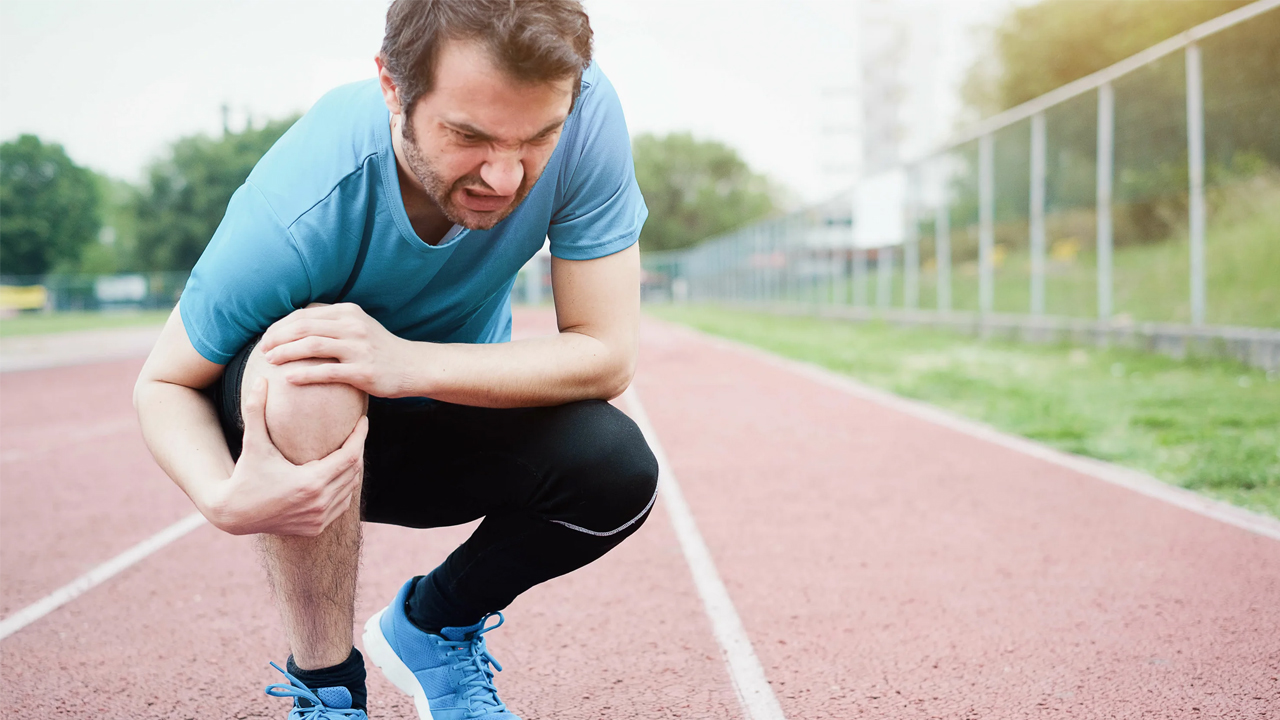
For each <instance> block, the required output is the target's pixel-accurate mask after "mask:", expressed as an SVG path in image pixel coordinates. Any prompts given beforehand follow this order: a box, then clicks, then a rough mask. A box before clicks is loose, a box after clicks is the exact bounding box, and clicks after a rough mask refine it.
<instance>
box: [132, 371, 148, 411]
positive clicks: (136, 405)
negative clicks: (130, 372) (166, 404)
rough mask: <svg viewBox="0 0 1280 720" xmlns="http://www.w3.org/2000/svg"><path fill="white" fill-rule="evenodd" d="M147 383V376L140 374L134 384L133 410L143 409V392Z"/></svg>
mask: <svg viewBox="0 0 1280 720" xmlns="http://www.w3.org/2000/svg"><path fill="white" fill-rule="evenodd" d="M146 385H147V379H146V377H145V376H142V375H139V376H138V380H137V382H135V383H134V384H133V411H134V413H137V412H138V411H139V410H141V409H142V393H143V389H144V388H145V387H146Z"/></svg>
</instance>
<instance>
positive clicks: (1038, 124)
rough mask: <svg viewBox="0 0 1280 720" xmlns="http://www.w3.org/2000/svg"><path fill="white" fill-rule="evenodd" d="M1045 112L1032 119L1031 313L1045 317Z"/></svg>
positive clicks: (1033, 116)
mask: <svg viewBox="0 0 1280 720" xmlns="http://www.w3.org/2000/svg"><path fill="white" fill-rule="evenodd" d="M1044 184H1045V129H1044V113H1042V112H1038V113H1036V114H1035V115H1032V116H1031V314H1032V315H1043V314H1044V244H1045V242H1044V241H1045V237H1044V195H1045V193H1044V190H1045V188H1044Z"/></svg>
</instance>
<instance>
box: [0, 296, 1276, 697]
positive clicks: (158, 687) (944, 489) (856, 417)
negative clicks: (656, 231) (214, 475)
mask: <svg viewBox="0 0 1280 720" xmlns="http://www.w3.org/2000/svg"><path fill="white" fill-rule="evenodd" d="M517 324H518V327H519V329H521V330H523V331H524V332H525V334H528V333H530V332H546V331H548V330H549V329H550V328H551V325H550V317H549V316H548V315H547V314H546V313H522V314H520V315H518V317H517ZM140 363H141V361H140V360H138V361H124V362H113V363H109V364H101V365H94V366H81V367H70V368H59V369H49V370H36V371H27V372H18V373H6V374H4V375H0V394H2V397H3V404H2V405H0V472H2V473H3V484H2V485H0V562H2V563H3V565H2V566H0V571H2V573H3V577H2V583H0V585H2V591H0V602H2V603H3V608H2V610H0V613H2V614H3V615H4V616H8V615H10V614H11V613H13V612H14V611H16V610H18V609H21V608H22V607H24V606H26V605H27V604H29V603H31V602H34V601H36V600H38V599H39V598H41V597H43V596H44V595H46V594H48V593H49V592H52V591H53V590H55V589H57V588H58V587H60V586H62V585H63V584H65V583H67V582H69V581H71V580H73V579H74V578H75V577H77V576H79V575H80V574H82V573H84V572H85V571H86V570H88V569H89V568H91V567H93V566H95V565H97V564H98V563H101V562H103V561H105V560H107V559H108V558H110V557H112V556H114V555H116V554H118V553H119V552H121V551H123V550H125V549H127V548H128V547H130V546H132V545H134V544H135V543H137V542H139V541H141V540H143V539H145V538H146V537H149V536H150V535H152V534H154V533H156V532H158V531H159V530H161V529H162V528H164V527H166V526H167V525H169V524H170V523H172V522H174V521H175V520H177V519H178V518H181V517H182V516H184V515H185V514H187V513H189V512H190V511H191V508H190V505H189V503H187V501H186V499H185V497H183V496H182V494H181V493H180V492H178V491H177V490H176V489H174V487H173V486H172V485H171V484H170V483H169V482H168V480H167V479H165V478H164V476H163V474H162V473H161V472H160V471H159V470H158V469H157V468H155V466H154V464H153V463H152V462H151V460H150V456H149V455H148V454H147V452H146V449H145V448H144V446H143V445H142V442H141V439H140V437H139V435H138V432H137V429H136V426H135V425H134V424H132V423H130V422H129V418H131V417H132V408H131V407H130V404H129V392H130V388H131V385H132V381H133V378H134V376H135V375H136V372H137V370H138V368H139V367H140ZM636 387H637V389H638V391H639V393H640V397H641V399H642V400H643V402H644V404H645V406H646V408H647V410H648V412H649V415H650V417H651V419H652V421H653V424H654V426H655V429H656V430H657V433H658V436H659V438H660V439H661V440H662V442H663V444H664V445H665V447H666V450H667V454H668V456H669V458H670V461H671V464H672V467H673V470H674V471H675V474H676V476H677V477H678V478H679V481H680V483H681V485H682V487H683V489H684V493H685V496H686V498H687V499H688V502H689V504H690V506H691V508H692V510H693V512H694V515H695V517H696V520H697V522H698V525H699V528H700V529H701V531H702V535H703V536H704V538H705V540H706V542H707V545H708V546H709V548H710V550H711V553H712V556H713V558H714V560H715V562H716V565H717V567H718V569H719V572H720V575H721V577H722V578H723V580H724V582H725V585H726V586H727V587H728V589H729V592H730V594H731V596H732V599H733V602H734V604H735V605H736V607H737V609H738V613H739V614H740V615H741V617H742V621H743V623H744V625H745V626H746V629H747V631H748V633H749V635H750V638H751V640H752V643H753V645H754V648H755V651H756V653H757V654H758V656H759V658H760V661H761V663H762V664H763V666H764V669H765V672H766V674H767V676H768V678H769V680H770V683H771V685H772V687H773V689H774V691H775V693H777V695H778V699H779V701H780V702H781V705H782V708H783V710H784V712H785V713H786V715H787V717H788V718H792V719H799V718H858V717H890V718H932V717H945V718H970V717H972V718H978V717H983V718H985V717H995V718H1006V717H1055V718H1056V717H1062V718H1068V717H1071V718H1078V717H1091V718H1111V717H1126V718H1127V717H1134V718H1137V717H1142V718H1196V717H1223V718H1269V717H1276V718H1280V631H1278V630H1277V628H1280V543H1277V542H1275V541H1273V540H1268V539H1265V538H1262V537H1259V536H1255V535H1251V534H1249V533H1247V532H1245V531H1243V530H1239V529H1236V528H1233V527H1229V526H1226V525H1222V524H1220V523H1217V522H1215V521H1212V520H1208V519H1205V518H1202V517H1200V516H1198V515H1195V514H1192V513H1189V512H1186V511H1183V510H1179V509H1176V508H1172V507H1170V506H1167V505H1164V504H1162V503H1160V502H1158V501H1156V500H1153V499H1150V498H1147V497H1144V496H1140V495H1137V494H1134V493H1131V492H1128V491H1126V490H1122V489H1119V488H1116V487H1114V486H1111V485H1108V484H1105V483H1103V482H1101V481H1097V480H1094V479H1091V478H1087V477H1083V476H1081V475H1078V474H1076V473H1073V472H1071V471H1068V470H1065V469H1062V468H1060V467H1057V466H1054V465H1050V464H1047V463H1044V462H1042V461H1039V460H1034V459H1031V458H1028V457H1025V456H1023V455H1020V454H1018V453H1015V452H1013V451H1011V450H1007V449H1003V448H999V447H993V446H991V445H989V444H986V443H983V442H981V441H979V440H976V439H974V438H971V437H968V436H964V435H960V434H958V433H955V432H953V431H950V430H947V429H943V428H939V427H937V426H934V425H930V424H928V423H926V422H924V421H922V420H919V419H916V418H912V417H908V416H905V415H902V414H899V413H897V412H894V411H891V410H887V409H885V408H883V407H881V406H878V405H875V404H872V403H869V402H867V401H865V400H860V399H858V398H854V397H851V396H848V395H845V394H839V393H836V392H834V391H832V390H831V389H830V388H827V387H824V386H821V385H818V384H816V383H814V382H813V381H811V380H808V379H805V378H802V377H798V376H796V375H794V374H790V373H788V372H786V371H785V370H781V369H779V368H777V367H774V366H770V365H767V364H764V363H762V362H760V361H758V360H756V359H752V358H749V357H746V356H744V355H742V354H740V353H736V352H734V351H731V350H725V349H722V348H718V347H716V346H713V345H711V344H709V343H706V342H704V341H702V340H700V339H699V338H697V337H696V336H693V335H692V334H689V333H686V332H683V331H679V330H673V329H671V328H669V327H666V326H662V325H658V324H648V325H646V327H645V331H644V343H643V350H642V360H641V368H640V375H639V377H638V379H637V382H636ZM466 532H467V528H454V529H445V530H435V531H410V530H405V529H401V528H392V527H383V526H370V527H369V528H368V529H367V531H366V550H365V560H364V567H363V576H362V579H361V598H360V607H359V609H358V613H357V615H358V620H363V618H364V617H366V616H367V615H368V614H369V613H371V612H373V611H374V610H376V609H377V608H378V607H380V606H382V605H383V604H385V602H386V601H387V599H388V598H389V597H390V595H391V594H392V593H393V592H394V591H395V589H396V588H397V587H398V586H399V585H400V583H401V582H403V580H404V579H405V578H407V577H408V576H410V575H413V574H416V573H421V572H424V571H426V570H428V569H430V568H431V567H434V565H435V564H436V563H437V562H438V561H439V560H440V559H441V558H443V557H444V555H445V554H446V553H447V552H448V551H449V550H450V549H451V548H452V547H453V546H454V545H455V544H456V543H457V542H459V541H460V539H461V538H462V537H464V536H465V533H466ZM507 614H508V624H507V625H506V626H504V627H503V628H502V629H501V630H499V631H498V632H496V633H494V634H493V635H491V636H490V637H491V638H493V640H492V641H491V647H492V648H493V651H494V653H495V654H496V655H497V657H498V658H499V660H500V661H502V662H503V664H504V666H505V667H507V668H508V669H507V671H506V672H503V673H502V674H501V675H500V676H499V683H500V687H501V688H502V691H503V696H504V699H506V700H507V702H508V703H509V704H510V705H511V706H512V707H513V709H515V710H517V711H518V712H520V713H522V714H523V716H524V717H526V718H528V719H529V720H533V719H534V718H543V719H549V718H584V719H585V718H668V717H671V718H675V717H679V718H739V717H741V716H742V712H741V710H740V709H739V707H738V705H737V700H736V698H735V695H734V692H733V690H732V688H731V686H730V684H729V678H728V674H727V671H726V669H725V666H724V664H723V662H722V660H721V657H720V651H719V649H718V647H717V645H716V642H715V640H714V639H713V637H712V636H711V632H710V624H709V622H708V621H707V618H706V616H705V614H704V611H703V610H702V605H701V601H700V600H699V598H698V596H697V593H696V591H695V590H694V586H693V583H692V580H691V577H690V574H689V570H688V566H687V565H686V564H685V561H684V558H683V556H682V554H681V550H680V548H679V545H678V543H677V541H676V539H675V535H674V534H673V531H672V528H671V525H670V523H669V522H668V520H667V515H666V513H665V510H663V509H662V508H659V510H658V511H657V512H655V513H654V514H653V516H652V518H651V519H650V520H649V522H648V524H647V525H646V526H645V528H644V529H642V530H641V531H640V532H639V533H637V534H636V536H635V537H633V538H632V539H630V540H628V541H627V542H626V543H623V545H622V546H621V547H620V548H618V549H617V550H615V551H614V552H613V553H611V554H610V555H609V556H607V557H606V558H605V559H604V560H602V561H600V562H598V563H596V564H595V565H593V566H591V567H589V568H586V569H584V570H582V571H580V572H578V573H575V574H573V575H571V576H568V577H566V578H562V579H560V580H557V581H553V582H552V583H549V584H547V585H545V586H542V587H539V588H536V589H534V590H533V591H531V592H529V593H528V594H526V595H525V596H524V597H522V598H520V599H519V600H518V601H517V602H516V603H515V604H514V605H513V606H512V607H511V608H510V609H509V611H508V613H507ZM0 652H2V653H3V659H2V661H0V662H2V665H0V670H2V671H3V679H4V686H5V689H6V693H5V695H6V699H5V704H4V707H5V708H6V710H8V711H12V712H13V714H14V717H22V718H24V719H35V718H52V717H111V718H117V717H118V718H186V717H192V718H204V717H241V718H243V717H269V718H283V717H284V715H285V714H286V707H287V703H285V702H284V701H280V700H273V699H270V698H267V697H265V696H263V695H262V694H261V688H262V686H263V685H265V684H267V683H270V682H275V681H276V680H277V679H278V678H279V676H278V675H276V673H275V671H274V670H271V669H270V668H269V667H267V666H266V663H267V661H268V660H270V659H274V660H276V661H277V662H279V661H282V660H283V659H284V657H285V655H286V653H287V650H286V648H285V646H284V641H283V637H282V634H281V632H280V630H279V628H278V622H277V620H276V617H275V613H274V610H273V609H272V608H271V605H270V602H269V598H268V596H267V591H266V588H265V584H264V580H263V577H262V573H261V570H260V569H259V568H258V565H257V561H256V559H255V557H254V553H253V549H252V543H251V541H249V540H248V539H245V538H233V537H230V536H226V535H224V534H222V533H220V532H218V531H216V530H214V529H213V528H211V527H208V526H205V527H201V528H199V529H197V530H195V531H194V532H192V533H191V534H189V535H187V536H185V537H183V538H182V539H180V540H178V541H176V542H175V543H173V544H171V545H169V546H167V547H165V548H164V549H162V550H160V551H159V552H157V553H156V554H154V555H152V556H150V557H148V558H146V559H145V560H143V561H142V562H141V563H139V564H138V565H135V566H134V567H132V568H130V569H128V570H126V571H125V572H123V573H121V574H120V575H118V576H116V577H114V578H112V579H110V580H108V581H107V582H106V583H104V584H103V585H101V586H99V587H96V588H94V589H92V590H90V591H89V592H88V593H86V594H85V595H83V596H81V597H79V598H77V599H76V600H73V601H72V602H70V603H68V604H67V605H65V606H63V607H61V608H60V609H58V610H56V611H54V612H53V613H52V614H50V615H48V616H46V617H44V618H42V619H40V620H38V621H36V622H35V623H34V624H32V625H30V626H29V627H26V628H25V629H23V630H20V631H18V632H17V633H16V634H14V635H12V636H10V637H9V638H6V639H5V640H3V642H2V643H0ZM273 675H276V676H275V677H273ZM370 678H371V694H370V698H371V703H372V708H371V709H372V711H373V714H374V717H378V718H386V717H401V718H412V717H415V716H414V714H413V710H412V706H411V703H409V702H408V701H407V700H406V699H405V698H403V697H401V696H400V695H399V694H398V692H397V691H395V690H394V689H392V688H391V687H390V686H389V685H388V684H387V683H386V682H385V681H384V680H383V679H382V678H381V676H380V675H379V673H378V671H377V670H376V669H372V670H371V673H370Z"/></svg>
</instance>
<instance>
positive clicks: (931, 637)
mask: <svg viewBox="0 0 1280 720" xmlns="http://www.w3.org/2000/svg"><path fill="white" fill-rule="evenodd" d="M641 347H642V358H641V367H642V368H643V375H642V377H641V379H640V384H639V390H640V393H641V395H642V396H643V397H644V399H645V404H646V407H647V409H648V411H649V415H650V417H651V418H652V420H653V423H654V425H655V426H656V428H657V430H658V433H659V435H660V436H661V437H662V438H663V440H664V443H665V444H666V449H667V451H668V455H669V457H670V460H671V462H672V464H673V466H674V468H675V471H676V473H677V475H679V477H680V478H681V481H682V485H683V486H684V489H685V494H686V496H687V498H688V500H689V503H690V505H691V506H692V508H693V510H694V512H695V514H696V515H697V517H698V522H699V525H700V527H701V528H702V532H703V534H704V536H705V538H706V540H707V543H708V545H709V546H710V548H711V551H712V555H713V557H714V559H715V561H716V564H717V566H718V567H719V568H720V571H721V574H722V576H723V577H724V580H725V583H726V585H727V586H728V588H729V591H730V594H731V595H732V597H733V600H734V602H735V604H736V605H737V607H738V610H739V613H740V614H741V616H742V618H743V621H744V624H745V625H746V626H747V629H748V631H749V632H750V633H751V636H752V641H753V644H754V645H755V647H756V649H757V652H758V654H759V655H760V659H761V661H762V663H763V664H764V666H765V670H766V674H767V675H768V677H769V679H770V681H771V683H772V685H773V687H774V690H775V692H776V693H777V694H778V697H779V700H780V701H781V703H782V706H783V709H784V711H786V713H787V715H788V717H794V718H856V717H884V716H890V717H895V718H917V717H919V718H929V717H1098V718H1103V717H1107V718H1110V717H1168V718H1183V717H1269V716H1276V717H1280V633H1276V632H1275V628H1276V627H1280V603H1277V602H1276V599H1277V598H1280V543H1276V542H1275V541H1274V540H1270V539H1268V538H1264V537H1261V536H1258V535H1254V534H1251V533H1248V532H1245V531H1242V530H1239V529H1237V528H1234V527H1230V526H1227V525H1223V524H1221V523H1218V522H1215V521H1213V520H1209V519H1207V518H1204V517H1202V516H1199V515H1195V514H1192V513H1190V512H1187V511H1184V510H1180V509H1178V508H1174V507H1171V506H1169V505H1166V504H1163V503H1160V502H1157V501H1155V500H1152V499H1151V498H1148V497H1145V496H1142V495H1138V494H1136V493H1132V492H1129V491H1127V490H1124V489H1122V488H1118V487H1116V486H1113V485H1110V484H1107V483H1103V482H1100V481H1098V480H1095V479H1093V478H1088V477H1085V476H1082V475H1079V474H1077V473H1075V472H1072V471H1069V470H1066V469H1064V468H1062V467H1060V466H1056V465H1051V464H1049V463H1045V462H1042V461H1039V460H1035V459H1033V458H1030V457H1027V456H1025V455H1022V454H1020V453H1016V452H1014V451H1012V450H1009V449H1005V448H1000V447H996V446H992V445H990V444H988V443H982V442H980V441H977V440H975V439H974V438H972V437H968V436H965V435H961V434H959V433H957V432H954V431H951V430H947V429H945V428H941V427H939V426H936V425H932V424H930V423H927V422H923V421H921V420H919V419H917V418H912V417H909V416H907V415H904V414H901V413H898V412H895V411H891V410H888V409H886V408H884V407H882V406H879V405H876V404H874V403H871V402H868V401H865V400H861V399H858V398H854V397H852V396H849V395H847V394H843V393H839V392H833V391H832V390H831V389H830V388H829V387H826V386H823V385H820V384H818V383H815V382H813V381H812V380H809V379H806V378H802V377H799V376H797V375H796V374H794V373H789V372H786V371H784V370H782V369H780V368H778V367H777V366H773V365H767V364H764V363H762V362H760V361H759V360H758V359H755V358H752V357H749V356H747V355H746V354H744V353H741V352H734V351H732V350H729V349H725V348H723V347H718V346H716V345H714V344H712V343H709V342H707V341H705V340H702V339H700V337H699V336H697V335H695V334H693V333H690V332H687V331H683V330H679V329H673V328H672V327H671V326H667V325H664V324H660V323H657V322H652V321H651V322H647V323H646V324H645V327H644V333H643V342H642V344H641Z"/></svg>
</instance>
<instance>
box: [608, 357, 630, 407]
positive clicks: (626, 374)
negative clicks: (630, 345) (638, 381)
mask: <svg viewBox="0 0 1280 720" xmlns="http://www.w3.org/2000/svg"><path fill="white" fill-rule="evenodd" d="M635 374H636V361H635V358H634V357H632V358H628V359H627V360H626V361H625V362H622V363H619V364H618V366H616V367H614V368H613V372H611V373H609V376H608V377H607V378H605V380H604V383H603V387H602V393H601V398H602V399H604V400H613V399H614V398H616V397H618V396H619V395H621V394H622V393H624V392H626V391H627V388H629V387H631V380H632V379H633V378H634V377H635Z"/></svg>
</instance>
